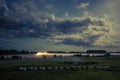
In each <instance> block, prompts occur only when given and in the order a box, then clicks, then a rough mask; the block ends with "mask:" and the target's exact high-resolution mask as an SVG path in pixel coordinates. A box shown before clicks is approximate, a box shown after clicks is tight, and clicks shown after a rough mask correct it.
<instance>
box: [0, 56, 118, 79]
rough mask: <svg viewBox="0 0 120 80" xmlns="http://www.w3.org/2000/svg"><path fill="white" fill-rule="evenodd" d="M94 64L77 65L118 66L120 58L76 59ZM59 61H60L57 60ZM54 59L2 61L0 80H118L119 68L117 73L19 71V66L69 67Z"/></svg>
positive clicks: (84, 70)
mask: <svg viewBox="0 0 120 80" xmlns="http://www.w3.org/2000/svg"><path fill="white" fill-rule="evenodd" d="M78 59H80V61H81V60H84V61H89V62H93V61H95V62H98V63H96V64H78V65H84V66H86V65H109V66H120V58H108V57H90V58H89V57H82V58H77V60H78ZM59 60H60V59H59ZM71 65H75V64H67V63H61V62H59V61H56V59H51V60H50V59H29V60H2V61H0V80H120V68H119V69H118V70H117V71H104V70H94V69H92V70H86V69H83V70H45V71H40V70H38V71H19V70H17V68H18V67H19V66H71Z"/></svg>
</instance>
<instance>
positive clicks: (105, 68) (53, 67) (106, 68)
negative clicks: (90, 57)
mask: <svg viewBox="0 0 120 80" xmlns="http://www.w3.org/2000/svg"><path fill="white" fill-rule="evenodd" d="M114 68H115V66H39V67H38V66H34V67H33V66H26V67H25V66H24V67H23V66H21V67H18V70H20V71H35V70H41V71H46V70H82V69H86V70H90V69H96V70H97V69H98V70H111V69H114Z"/></svg>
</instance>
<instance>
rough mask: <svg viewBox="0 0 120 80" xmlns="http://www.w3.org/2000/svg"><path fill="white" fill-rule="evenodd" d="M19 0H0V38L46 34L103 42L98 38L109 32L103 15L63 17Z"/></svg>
mask: <svg viewBox="0 0 120 80" xmlns="http://www.w3.org/2000/svg"><path fill="white" fill-rule="evenodd" d="M22 1H23V2H22ZM22 1H20V2H19V3H18V2H13V3H10V4H8V3H7V2H5V0H1V1H0V13H1V14H0V38H26V37H34V38H43V39H44V38H50V39H51V41H52V42H53V43H57V44H67V45H76V46H81V45H82V46H96V45H100V46H104V43H103V42H102V39H106V38H108V37H109V36H110V34H109V33H111V25H110V22H109V21H106V20H104V19H101V18H97V17H92V16H87V17H77V18H72V19H71V20H65V19H62V18H59V17H56V16H55V15H54V14H53V13H48V12H45V11H43V10H41V8H40V6H38V5H37V4H36V2H35V1H33V0H25V1H24V0H22ZM41 1H42V0H40V2H41ZM44 3H45V2H44ZM45 6H46V5H45ZM45 6H44V7H45ZM48 6H50V5H48ZM51 6H52V5H51ZM50 8H52V7H50ZM108 42H109V41H108ZM107 44H111V43H107Z"/></svg>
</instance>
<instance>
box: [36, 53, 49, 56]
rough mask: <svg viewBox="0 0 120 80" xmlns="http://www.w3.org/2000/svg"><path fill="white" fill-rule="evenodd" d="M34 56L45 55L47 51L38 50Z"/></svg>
mask: <svg viewBox="0 0 120 80" xmlns="http://www.w3.org/2000/svg"><path fill="white" fill-rule="evenodd" d="M35 55H36V56H42V55H47V52H38V53H36V54H35Z"/></svg>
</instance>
